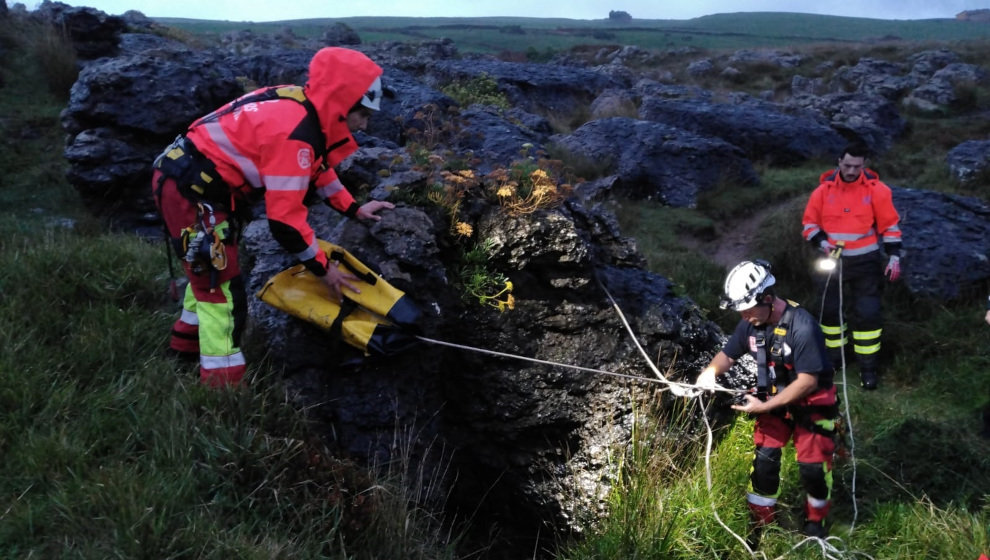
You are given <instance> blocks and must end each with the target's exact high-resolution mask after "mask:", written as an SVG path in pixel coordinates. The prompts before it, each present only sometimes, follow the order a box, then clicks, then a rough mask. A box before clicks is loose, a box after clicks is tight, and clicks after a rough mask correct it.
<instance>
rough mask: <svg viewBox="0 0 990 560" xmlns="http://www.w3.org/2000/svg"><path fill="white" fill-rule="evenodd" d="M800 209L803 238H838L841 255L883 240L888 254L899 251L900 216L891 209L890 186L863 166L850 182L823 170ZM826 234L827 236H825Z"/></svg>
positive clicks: (871, 247) (859, 251)
mask: <svg viewBox="0 0 990 560" xmlns="http://www.w3.org/2000/svg"><path fill="white" fill-rule="evenodd" d="M819 180H820V183H821V184H819V185H818V188H816V189H815V190H814V192H812V193H811V198H809V199H808V205H807V206H806V207H805V209H804V217H803V218H802V220H801V221H802V223H803V225H804V230H803V236H804V238H805V239H806V240H807V241H812V242H814V241H818V240H821V239H826V238H827V239H828V241H829V242H830V243H832V244H833V245H835V244H837V242H839V241H842V242H844V243H845V247H844V248H843V250H842V254H843V255H844V256H850V257H852V256H855V255H863V254H866V253H870V252H872V251H876V250H878V249H879V248H880V243H883V245H884V248H885V249H886V250H887V253H888V254H892V255H894V254H899V253H900V247H901V228H900V226H899V225H898V224H899V222H900V216H899V215H898V214H897V210H896V209H894V203H893V200H892V196H891V192H890V187H888V186H887V185H885V184H884V183H883V182H881V181H880V177H879V176H878V175H877V174H876V172H874V171H872V170H870V169H864V170H863V172H862V173H860V174H859V177H858V178H857V179H856V180H855V181H853V182H852V183H847V182H845V181H843V180H842V178H841V177H840V176H839V171H838V170H832V171H826V172H825V173H822V175H821V177H820V179H819ZM826 236H827V237H826Z"/></svg>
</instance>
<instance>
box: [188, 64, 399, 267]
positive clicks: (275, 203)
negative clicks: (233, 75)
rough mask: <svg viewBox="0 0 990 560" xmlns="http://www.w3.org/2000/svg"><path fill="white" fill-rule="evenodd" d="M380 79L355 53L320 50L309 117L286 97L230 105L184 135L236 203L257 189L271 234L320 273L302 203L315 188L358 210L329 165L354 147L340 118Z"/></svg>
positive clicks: (308, 89)
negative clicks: (264, 207) (312, 111)
mask: <svg viewBox="0 0 990 560" xmlns="http://www.w3.org/2000/svg"><path fill="white" fill-rule="evenodd" d="M381 74H382V69H381V68H380V67H379V66H378V65H377V64H375V63H374V62H372V61H371V59H369V58H368V57H367V56H365V55H364V54H363V53H361V52H358V51H355V50H351V49H344V48H339V47H326V48H323V49H320V50H319V51H318V52H317V53H316V54H315V55H314V56H313V59H312V61H311V62H310V65H309V79H308V81H307V83H306V86H305V87H304V88H302V91H303V92H304V93H305V98H306V99H307V100H308V101H309V102H310V103H311V104H312V107H313V108H315V110H316V118H314V116H313V115H312V114H311V113H310V112H309V110H307V107H306V105H305V104H304V103H302V102H300V101H297V100H294V99H291V98H276V99H271V100H267V101H261V102H250V103H246V104H243V105H240V106H238V102H237V101H236V100H235V101H232V102H231V103H228V104H227V105H224V106H223V107H221V108H219V109H217V110H216V111H214V112H213V113H210V114H209V115H206V116H204V117H202V118H201V119H199V120H197V121H196V122H194V123H193V124H192V125H191V126H190V127H189V130H188V131H187V133H186V137H187V138H189V140H191V141H192V142H193V143H194V144H195V145H196V148H198V149H199V151H200V152H202V153H203V155H205V156H206V157H207V158H209V159H210V161H212V162H213V164H214V165H216V168H217V172H218V173H219V174H220V176H221V177H222V178H223V180H224V182H226V183H227V184H228V185H230V187H231V190H232V201H233V202H234V203H235V204H236V203H237V202H238V201H241V202H243V201H245V200H247V199H248V195H249V194H250V193H251V192H252V191H254V192H258V191H262V192H264V198H265V204H266V210H267V214H268V224H269V227H270V228H271V231H272V235H273V236H274V237H275V239H276V240H277V241H278V242H279V243H280V244H281V245H282V246H283V247H284V248H285V250H286V251H288V252H289V253H291V254H292V255H294V256H295V257H296V258H298V259H299V260H300V261H302V262H303V263H304V264H305V265H306V266H307V268H309V269H310V270H311V271H313V272H314V273H315V274H317V275H319V276H323V275H325V274H326V267H327V258H326V255H325V254H324V253H323V251H320V249H319V245H317V242H316V235H315V233H314V232H313V228H311V227H310V225H309V224H308V223H307V221H306V217H307V215H308V210H307V208H306V206H305V204H304V203H303V201H304V199H305V198H306V195H307V193H308V192H310V191H311V190H315V192H316V193H317V194H318V195H319V196H320V197H321V198H323V199H324V200H325V201H326V202H327V203H328V204H330V205H331V206H332V207H333V208H335V209H337V210H338V211H341V212H345V213H353V212H355V211H356V210H357V206H356V204H355V202H354V198H353V197H352V196H351V194H350V193H349V192H348V191H347V189H345V188H344V187H343V185H341V183H340V181H339V180H337V173H336V172H335V171H334V169H333V168H334V166H336V165H337V164H339V163H340V162H341V161H342V160H343V159H344V158H346V157H347V156H349V155H350V154H352V153H353V152H354V151H355V150H357V143H356V142H355V140H354V137H353V136H352V135H351V132H350V130H349V129H348V128H347V113H348V112H349V110H350V109H351V108H352V107H353V106H354V105H355V104H356V103H357V102H358V101H359V100H360V99H361V96H362V95H364V94H365V92H367V91H368V88H369V87H370V86H371V83H372V82H373V81H374V80H375V78H376V77H378V76H380V75H381ZM275 87H276V88H289V89H290V90H291V89H292V88H295V90H296V92H297V93H298V90H299V88H298V86H275ZM262 89H270V88H262ZM258 91H262V90H258ZM255 93H257V92H252V93H249V94H247V96H250V95H253V94H255ZM245 97H246V96H245ZM300 97H301V96H300ZM242 99H243V98H242ZM232 107H233V110H230V109H231V108H232ZM317 121H318V124H317ZM320 144H323V145H322V146H320Z"/></svg>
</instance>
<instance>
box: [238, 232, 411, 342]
mask: <svg viewBox="0 0 990 560" xmlns="http://www.w3.org/2000/svg"><path fill="white" fill-rule="evenodd" d="M318 241H319V244H320V249H321V250H323V251H324V252H325V253H326V254H327V260H328V261H330V262H334V261H336V262H337V263H339V264H338V265H337V268H338V269H340V270H342V271H344V272H350V273H351V274H353V275H355V276H357V277H358V280H357V281H356V282H354V281H352V284H354V285H355V287H357V288H358V289H359V290H361V293H355V292H352V291H350V290H348V289H346V288H345V289H344V290H343V294H344V301H343V303H337V302H335V301H332V300H331V299H330V297H329V295H330V294H329V293H328V292H327V287H326V285H325V284H324V283H323V281H322V280H320V278H318V277H317V276H316V275H315V274H313V273H312V272H310V271H309V270H307V269H306V267H305V266H304V265H301V264H299V265H296V266H293V267H290V268H287V269H285V270H283V271H282V272H279V273H278V274H276V275H275V276H273V277H272V278H271V279H270V280H268V282H267V283H266V284H265V286H264V287H263V288H261V290H259V291H258V294H257V296H258V297H259V298H260V299H261V300H262V301H264V302H265V303H267V304H268V305H271V306H272V307H275V308H278V309H281V310H282V311H285V312H286V313H288V314H290V315H292V316H294V317H298V318H300V319H303V320H304V321H309V322H310V323H313V324H315V325H317V326H318V327H320V328H322V329H324V330H326V331H329V332H330V333H331V334H333V335H335V336H338V337H340V339H341V340H343V341H344V342H346V343H348V344H350V345H351V346H354V347H355V348H358V349H359V350H363V351H364V353H365V354H366V355H370V354H380V355H387V354H394V353H396V352H400V351H402V350H405V349H407V348H409V347H410V346H412V345H413V344H415V343H416V342H417V339H416V336H415V333H416V329H417V325H416V323H417V322H418V320H419V318H420V311H419V308H417V307H416V305H415V304H414V303H413V302H412V301H411V300H410V299H409V297H408V296H406V294H405V293H404V292H402V291H401V290H399V289H397V288H396V287H394V286H392V285H391V284H389V283H388V282H386V281H385V279H384V278H382V277H381V276H379V275H378V274H376V273H375V272H373V271H372V270H371V269H370V268H368V267H367V266H365V265H364V263H362V262H361V261H359V260H357V259H356V258H354V256H353V255H351V254H350V253H348V252H347V251H346V250H345V249H343V248H341V247H339V246H337V245H334V244H333V243H329V242H326V241H323V240H318Z"/></svg>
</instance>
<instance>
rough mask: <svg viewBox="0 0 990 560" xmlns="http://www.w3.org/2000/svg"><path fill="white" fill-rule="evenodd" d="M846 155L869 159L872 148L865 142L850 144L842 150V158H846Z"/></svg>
mask: <svg viewBox="0 0 990 560" xmlns="http://www.w3.org/2000/svg"><path fill="white" fill-rule="evenodd" d="M846 154H849V155H851V156H852V157H861V158H868V157H870V148H869V146H867V145H866V144H864V143H863V142H850V143H849V144H846V147H845V148H844V149H843V150H842V156H841V157H845V156H846Z"/></svg>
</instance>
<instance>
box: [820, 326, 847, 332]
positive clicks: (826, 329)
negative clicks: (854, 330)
mask: <svg viewBox="0 0 990 560" xmlns="http://www.w3.org/2000/svg"><path fill="white" fill-rule="evenodd" d="M845 330H846V326H845V325H842V326H841V327H833V326H831V325H822V332H823V333H825V334H842V333H843V331H845Z"/></svg>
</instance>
